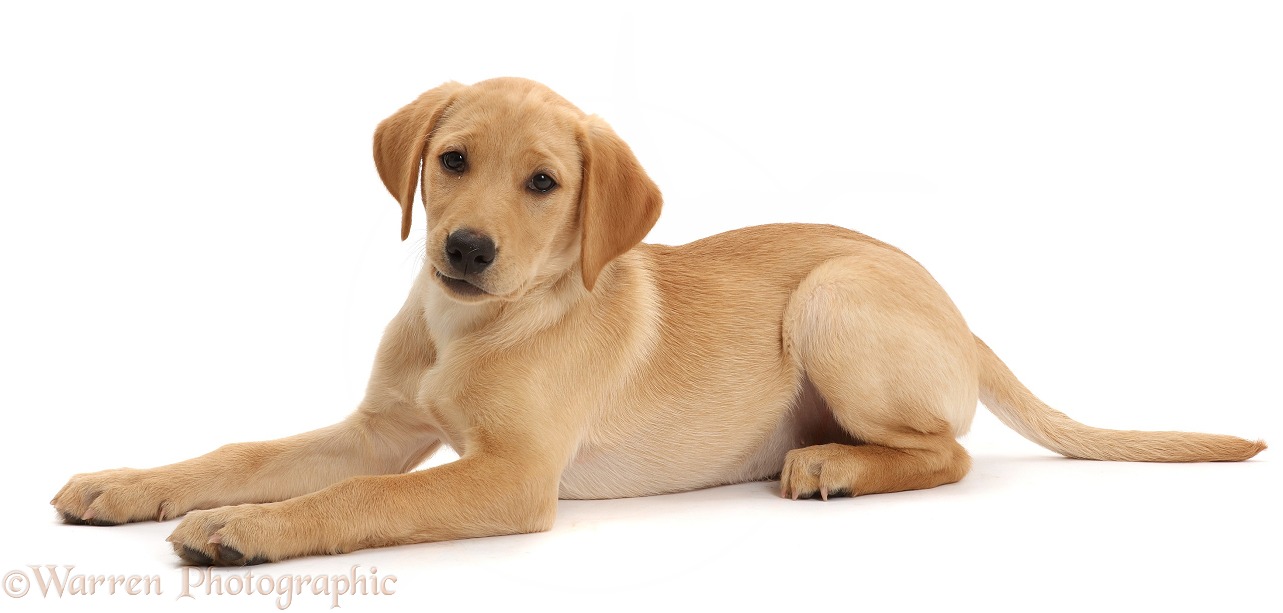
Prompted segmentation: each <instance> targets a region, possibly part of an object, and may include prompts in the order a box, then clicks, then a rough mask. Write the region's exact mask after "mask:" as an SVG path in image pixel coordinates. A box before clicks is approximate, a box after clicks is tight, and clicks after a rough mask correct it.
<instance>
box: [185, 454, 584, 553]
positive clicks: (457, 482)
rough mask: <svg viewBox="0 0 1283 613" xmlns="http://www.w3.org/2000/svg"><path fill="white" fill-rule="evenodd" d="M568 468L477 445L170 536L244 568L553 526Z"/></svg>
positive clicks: (189, 524) (203, 515) (232, 510)
mask: <svg viewBox="0 0 1283 613" xmlns="http://www.w3.org/2000/svg"><path fill="white" fill-rule="evenodd" d="M552 455H554V456H555V455H556V454H552ZM560 471H561V463H559V462H556V461H555V460H553V459H552V458H551V457H550V455H549V454H536V455H530V454H522V453H516V452H512V451H508V450H490V449H478V450H476V452H475V453H469V454H467V455H466V456H465V457H463V458H461V459H459V460H458V461H456V462H453V463H450V464H446V465H444V466H439V467H436V468H431V469H428V470H422V471H418V472H414V473H410V474H404V475H386V476H371V477H355V478H352V479H348V480H346V481H343V482H342V483H338V484H335V485H333V486H330V487H328V488H326V489H323V490H321V491H319V492H315V493H313V494H308V495H306V496H300V497H298V498H294V499H291V500H286V501H283V502H277V503H273V504H261V505H241V506H237V507H226V508H221V509H214V510H212V511H200V512H196V513H192V514H190V515H188V516H187V517H186V518H185V519H183V521H182V523H180V524H179V525H178V527H177V528H176V529H175V530H174V533H173V534H172V535H170V537H169V541H170V542H172V543H173V546H174V551H175V552H176V553H177V554H178V555H179V557H181V558H183V560H185V561H186V562H188V563H191V564H196V565H200V566H206V565H222V566H228V565H234V566H240V565H248V564H258V563H261V562H267V561H278V560H283V559H286V558H293V557H298V556H306V555H315V554H333V553H344V552H348V551H353V550H356V549H364V548H367V547H385V546H390V545H404V544H410V543H424V542H430V541H443V540H452V539H461V538H470V537H480V536H496V535H502V534H518V533H525V532H539V531H543V530H548V529H550V528H551V527H552V523H553V518H554V516H555V515H556V509H557V484H558V481H559V479H560Z"/></svg>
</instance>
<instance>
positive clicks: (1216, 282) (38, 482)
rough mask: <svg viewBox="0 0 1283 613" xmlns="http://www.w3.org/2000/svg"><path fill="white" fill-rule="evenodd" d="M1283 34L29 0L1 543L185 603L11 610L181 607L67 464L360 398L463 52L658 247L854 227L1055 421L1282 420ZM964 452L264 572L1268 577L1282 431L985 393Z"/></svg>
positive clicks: (512, 579) (155, 600) (11, 76)
mask: <svg viewBox="0 0 1283 613" xmlns="http://www.w3.org/2000/svg"><path fill="white" fill-rule="evenodd" d="M482 4H484V6H482ZM799 7H802V8H799ZM839 7H840V8H839ZM1280 31H1283V19H1281V18H1280V10H1279V8H1278V5H1277V4H1276V3H1272V2H1261V3H1237V2H1206V3H1185V2H1182V3H1171V2H1153V3H1137V2H1076V3H1057V4H1056V6H1055V7H1049V6H1045V3H1028V2H1010V3H993V2H979V3H975V2H968V3H948V2H945V3H935V4H932V3H926V4H924V3H868V4H865V3H841V4H839V3H833V4H831V5H814V6H804V5H801V4H797V3H790V4H789V6H788V8H785V7H784V5H783V3H781V4H780V5H765V4H760V5H759V4H749V3H733V4H732V3H727V4H724V5H721V6H717V7H703V6H702V5H700V4H699V3H693V2H688V3H682V4H677V5H672V6H652V5H650V3H646V4H645V5H642V4H641V3H638V6H636V7H632V8H615V7H613V6H611V7H609V8H608V7H607V3H598V4H595V5H591V4H585V5H563V4H557V3H547V2H539V3H518V4H510V5H496V4H490V3H476V2H454V3H444V2H419V3H413V4H379V3H369V4H364V5H361V6H360V7H359V8H358V6H357V5H356V4H350V5H347V6H344V7H342V8H340V7H338V6H333V7H330V6H319V5H315V4H296V5H274V4H269V3H228V2H220V3H206V4H204V5H189V4H188V3H157V4H152V5H139V4H131V3H119V2H104V3H83V4H69V3H61V2H44V3H35V2H30V3H22V4H19V3H7V4H5V5H4V8H3V9H2V10H0V58H2V59H0V79H2V81H0V173H2V174H0V292H3V294H2V296H0V298H2V300H0V410H3V428H2V434H0V437H3V438H2V439H0V454H3V455H2V458H0V459H2V461H3V463H2V464H0V466H3V470H4V505H3V506H2V507H0V512H2V513H3V517H2V518H0V530H2V531H3V532H2V533H0V543H2V544H0V571H4V572H8V571H9V570H13V569H18V570H22V569H26V565H28V564H75V565H77V569H76V572H84V573H94V574H124V575H131V574H160V575H161V576H162V580H163V582H164V583H163V588H164V589H165V595H163V596H161V597H151V598H144V597H128V596H122V595H117V596H103V595H98V596H93V597H79V598H69V597H64V598H63V599H61V600H59V599H56V598H53V597H50V598H41V597H40V596H39V594H38V593H37V592H38V588H33V590H32V592H31V593H29V594H28V595H27V596H26V597H24V598H22V599H19V600H10V599H8V598H5V597H0V608H3V609H4V610H6V611H8V610H14V611H26V610H32V611H34V610H63V609H68V610H69V609H73V608H79V609H86V610H88V609H93V610H104V609H110V608H119V609H127V610H139V609H167V608H170V607H173V606H174V604H175V603H174V598H175V596H176V595H177V592H178V589H179V587H180V586H179V584H180V575H179V571H178V566H177V564H176V558H174V557H173V555H172V554H171V552H170V550H169V546H168V544H167V543H165V542H163V538H164V537H165V536H166V535H167V534H168V533H169V531H170V530H172V528H173V525H174V522H170V523H166V524H139V525H133V526H126V527H117V528H90V527H70V526H62V525H59V524H57V522H56V521H55V519H54V514H53V512H52V509H51V508H50V507H49V506H48V505H47V500H48V499H49V497H50V496H52V495H53V493H54V492H55V491H57V489H58V488H59V487H60V486H61V485H62V484H63V482H64V481H65V480H66V478H67V477H69V476H70V475H71V474H73V473H76V472H84V471H91V470H99V469H104V468H111V467H117V466H136V467H139V466H152V465H157V464H163V463H168V462H171V461H175V460H179V459H183V458H186V457H190V456H193V455H197V454H200V453H204V452H207V451H209V450H211V449H213V448H215V447H217V446H219V445H220V444H223V443H226V442H231V441H238V440H256V439H267V438H274V437H278V436H283V435H287V434H292V433H295V432H299V431H302V430H306V429H311V428H314V427H318V426H321V425H325V424H328V423H332V422H334V421H337V420H339V419H340V418H341V417H342V416H343V415H344V414H345V413H347V412H348V411H350V410H351V409H353V408H354V407H355V406H356V403H357V402H358V401H359V399H360V396H361V393H362V390H363V388H364V384H365V376H366V375H367V373H368V368H369V363H370V361H371V359H372V356H373V352H374V348H375V345H376V343H377V342H378V338H379V335H380V332H381V330H382V327H383V326H384V324H385V323H386V322H387V320H388V319H389V318H390V317H391V316H392V315H393V314H394V313H395V311H396V310H397V308H398V307H399V305H400V303H401V301H402V299H403V297H404V295H405V292H406V290H407V289H408V287H409V283H410V281H411V279H412V278H413V276H414V274H415V272H416V269H417V266H418V265H419V262H420V261H421V253H422V249H423V246H422V244H421V239H420V240H419V241H418V242H416V240H410V241H407V242H405V243H400V242H398V241H397V236H398V234H397V233H398V220H399V217H400V216H399V213H398V210H397V207H396V205H395V203H394V202H393V200H392V199H391V198H390V197H389V196H388V194H387V193H386V192H385V190H384V188H383V186H382V184H381V183H380V182H379V180H378V178H377V175H376V173H375V170H374V166H373V163H372V161H371V157H370V136H371V134H372V131H373V129H374V126H375V124H376V123H377V122H378V121H379V120H381V119H383V118H384V117H386V116H387V115H389V114H391V113H392V112H393V111H395V110H396V109H397V108H399V107H400V106H401V105H402V104H405V103H407V102H409V101H410V100H411V99H413V98H414V97H415V96H416V95H417V94H419V93H420V92H421V91H423V90H426V89H428V88H431V87H434V86H436V85H438V84H440V83H442V82H444V81H447V80H459V81H463V82H473V81H476V80H481V79H484V78H488V77H492V76H500V75H518V76H525V77H529V78H533V79H537V80H540V81H543V82H545V83H547V84H549V85H550V86H552V87H553V88H554V89H556V90H558V91H559V92H560V93H562V94H563V95H565V96H566V97H567V98H568V99H570V100H572V101H573V102H575V103H576V104H578V105H579V106H580V107H581V108H583V109H585V110H587V111H589V112H594V113H597V114H600V115H602V116H603V117H605V118H606V119H607V120H608V121H610V122H611V123H612V124H613V125H614V126H615V128H616V130H617V131H618V132H619V133H620V134H621V135H622V136H623V137H624V138H625V139H627V140H628V141H629V142H630V143H631V144H632V146H633V148H634V150H635V151H636V153H637V155H638V156H639V158H640V159H641V161H642V163H643V164H644V165H645V167H646V168H647V169H648V171H649V172H650V173H651V175H652V176H653V178H654V179H655V180H656V181H657V182H658V184H659V185H660V186H661V187H662V188H663V190H664V194H665V197H666V204H665V212H664V214H663V217H662V218H661V220H660V222H659V225H658V226H656V228H655V230H654V231H653V232H652V233H651V235H650V238H649V240H650V241H651V242H662V243H682V242H686V241H689V240H691V239H694V238H697V237H701V236H705V235H707V234H711V233H714V232H717V231H721V230H726V229H730V228H734V227H739V226H744V225H751V224H756V223H763V222H771V221H814V222H825V223H833V224H839V225H843V226H847V227H851V228H855V229H858V230H861V231H863V232H866V233H868V234H871V235H873V236H876V237H878V238H881V239H883V240H886V241H888V242H890V243H892V244H894V245H897V246H899V247H900V248H902V249H904V250H905V251H907V252H908V253H909V254H911V255H913V256H914V257H916V258H917V259H918V260H919V261H921V262H922V263H923V264H925V265H926V266H927V268H928V269H929V270H931V271H932V272H933V274H934V275H935V276H936V278H937V279H938V280H939V281H940V282H941V284H943V285H944V287H945V288H946V289H947V290H948V291H949V292H950V293H951V295H952V296H953V298H954V300H955V302H957V304H958V305H959V307H960V308H961V309H962V312H963V313H964V314H965V315H966V316H967V318H968V321H969V322H970V323H971V325H972V328H973V329H974V330H975V331H976V332H977V334H979V335H980V336H981V337H983V338H984V339H985V340H986V341H987V342H988V343H989V344H990V345H991V346H993V347H994V348H995V350H996V351H997V352H998V353H999V355H1001V356H1002V357H1003V358H1004V359H1005V360H1006V361H1007V362H1008V363H1009V364H1010V365H1011V366H1012V368H1013V369H1014V370H1015V371H1016V372H1017V374H1018V375H1019V376H1020V377H1021V378H1022V379H1023V380H1024V382H1025V383H1026V384H1028V385H1029V387H1030V388H1032V389H1033V390H1034V391H1035V392H1036V393H1038V394H1039V395H1040V396H1042V397H1043V398H1044V399H1045V400H1047V401H1048V402H1050V403H1051V404H1053V405H1054V406H1057V407H1059V408H1062V409H1063V410H1065V411H1066V412H1068V413H1069V414H1071V415H1072V416H1074V417H1076V418H1078V419H1081V420H1082V421H1085V422H1087V423H1091V424H1094V425H1102V426H1113V427H1124V428H1153V429H1187V430H1202V431H1214V432H1227V433H1234V434H1239V435H1242V436H1246V437H1251V438H1258V437H1259V438H1265V439H1266V440H1267V441H1270V442H1273V443H1275V444H1276V445H1279V444H1283V429H1281V427H1280V417H1279V412H1280V408H1281V406H1280V405H1281V404H1283V403H1281V402H1280V399H1279V393H1278V384H1279V381H1280V373H1283V358H1281V357H1280V355H1281V354H1280V344H1281V343H1283V326H1281V325H1280V322H1279V313H1280V307H1281V306H1283V305H1281V304H1280V297H1279V285H1280V283H1279V279H1280V273H1279V268H1280V263H1281V262H1283V248H1281V247H1280V241H1279V238H1278V234H1279V231H1280V229H1281V225H1280V223H1279V221H1278V211H1279V207H1280V205H1283V179H1281V176H1283V174H1281V173H1283V146H1281V145H1280V144H1281V143H1283V113H1280V109H1283V42H1281V41H1283V37H1280V36H1279V32H1280ZM421 224H422V219H421V217H420V218H419V219H417V220H416V227H415V231H414V234H413V235H412V236H414V237H416V238H417V237H420V236H422V235H423V233H424V231H423V227H422V225H421ZM964 444H965V445H966V446H967V447H968V448H969V449H970V450H971V452H972V454H973V455H974V456H975V468H974V470H973V471H972V474H971V475H970V476H969V477H968V478H967V479H965V480H964V481H963V482H962V483H960V484H958V485H953V486H947V487H942V488H938V489H935V490H930V491H924V492H913V493H905V494H893V495H886V496H873V497H867V498H859V499H840V500H834V501H830V502H828V503H821V502H818V501H814V502H811V501H800V502H792V501H784V500H781V499H779V498H776V497H774V495H773V491H774V490H773V488H774V484H765V483H756V484H746V485H741V486H735V487H727V488H718V489H713V490H707V491H701V492H694V493H688V494H681V495H675V496H662V497H655V498H648V499H636V500H623V501H605V502H564V503H562V504H561V507H560V515H559V519H558V522H557V526H556V528H555V529H554V530H553V531H552V532H549V533H544V534H538V535H528V536H518V537H504V538H493V539H481V540H473V541H465V542H456V543H444V544H428V545H418V546H411V547H401V548H396V549H387V550H372V551H361V552H356V553H352V554H349V555H345V556H341V557H332V558H309V559H304V560H297V561H290V562H285V563H281V564H277V565H273V566H265V567H259V568H258V572H262V573H272V574H276V575H285V574H300V573H301V574H313V575H319V574H333V573H343V572H346V571H347V570H348V569H349V568H350V567H351V565H353V564H360V565H362V568H365V567H369V566H376V567H378V570H379V574H380V575H388V574H392V575H396V576H397V578H398V582H397V584H396V588H397V592H398V593H397V594H396V595H395V596H381V597H364V598H347V599H345V600H343V601H342V602H341V604H342V605H343V609H344V610H377V609H381V608H385V607H391V606H393V605H395V606H397V607H407V606H410V605H413V604H416V603H421V604H422V606H421V607H420V609H421V610H445V608H446V607H449V608H450V609H451V610H456V611H459V610H462V611H471V610H478V609H480V610H489V609H498V608H513V607H517V606H520V607H523V608H529V607H535V608H534V610H540V608H539V607H538V606H537V605H538V604H540V603H554V604H558V605H561V606H563V607H566V608H570V609H585V610H616V609H625V610H630V609H660V610H672V609H685V608H695V607H697V606H703V607H712V606H716V607H718V610H722V609H728V608H731V607H735V608H737V609H741V610H755V609H758V608H768V607H770V608H776V609H777V610H778V609H779V608H780V607H784V606H788V607H820V606H823V607H830V606H831V607H835V608H843V609H859V610H874V609H876V610H892V611H899V610H918V609H925V608H945V607H949V608H955V607H958V608H960V610H964V611H967V610H1010V611H1054V610H1102V611H1112V610H1127V611H1139V610H1228V609H1231V608H1234V607H1236V606H1249V605H1250V606H1254V608H1256V609H1257V610H1273V609H1274V608H1275V607H1279V606H1280V603H1283V597H1281V594H1280V587H1279V584H1278V577H1279V575H1280V570H1281V566H1283V565H1281V564H1280V545H1283V538H1280V528H1279V522H1278V518H1279V517H1280V516H1283V505H1281V504H1280V503H1279V502H1278V499H1277V496H1278V494H1279V493H1280V485H1281V484H1283V480H1281V479H1280V476H1281V475H1280V470H1279V468H1278V463H1277V461H1276V460H1275V458H1274V456H1275V455H1276V454H1277V453H1278V452H1277V450H1269V451H1266V452H1265V453H1264V454H1262V455H1261V456H1260V457H1259V458H1258V459H1256V460H1255V461H1252V462H1249V463H1245V464H1217V465H1138V464H1110V463H1094V462H1083V461H1071V460H1064V459H1060V458H1058V457H1056V456H1054V455H1053V454H1051V453H1050V452H1047V451H1044V450H1042V449H1041V448H1038V447H1036V446H1034V445H1032V444H1031V443H1027V442H1025V441H1024V440H1023V439H1020V438H1019V437H1018V436H1017V435H1016V434H1015V433H1013V432H1011V431H1009V430H1007V429H1005V428H1004V427H1002V426H1001V425H1000V424H998V423H997V421H996V420H995V419H993V418H992V417H991V416H990V415H989V414H988V413H987V412H984V410H983V409H981V413H980V415H979V416H978V417H977V419H976V423H975V427H974V429H973V432H972V434H971V435H969V436H968V437H967V438H966V439H965V440H964ZM447 459H448V458H447V457H445V456H444V455H442V456H439V457H438V458H436V459H435V460H434V461H436V462H441V461H445V460H447ZM424 504H431V502H430V501H424ZM179 604H181V606H182V610H211V609H221V608H229V607H232V606H237V607H243V608H246V610H258V611H269V610H274V604H273V602H272V600H271V599H269V598H265V597H260V596H243V595H242V596H239V597H233V596H223V597H216V596H204V595H203V593H198V598H196V599H194V600H193V599H185V600H183V601H181V602H180V603H179ZM328 607H329V602H328V600H327V599H326V598H324V597H316V596H311V595H310V594H305V595H303V596H299V597H297V599H296V601H295V602H294V604H293V606H292V607H291V610H309V611H311V610H316V611H319V610H325V609H327V608H328Z"/></svg>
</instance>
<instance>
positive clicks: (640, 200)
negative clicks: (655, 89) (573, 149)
mask: <svg viewBox="0 0 1283 613" xmlns="http://www.w3.org/2000/svg"><path fill="white" fill-rule="evenodd" d="M579 147H580V149H581V150H582V152H583V163H584V176H583V183H582V184H581V185H580V187H579V230H580V232H581V239H582V240H581V241H580V242H581V244H582V248H583V249H582V251H581V253H580V256H579V264H580V268H581V269H582V271H583V279H584V287H585V288H587V289H588V291H592V288H593V285H594V284H596V283H597V275H598V274H600V273H601V269H602V268H605V266H606V264H609V263H610V261H611V260H613V259H615V258H617V257H619V256H620V255H623V254H624V252H626V251H628V250H629V249H632V248H633V247H635V246H636V245H637V243H640V242H641V240H642V239H643V238H646V233H647V232H650V229H651V227H652V226H654V225H655V220H657V219H659V209H660V207H661V205H662V204H663V196H661V195H660V193H659V188H658V187H656V186H655V182H654V181H651V180H650V177H648V176H646V171H644V170H642V167H641V163H640V162H638V161H637V158H636V157H635V156H634V155H633V152H632V150H631V149H629V148H628V145H627V144H625V143H624V141H623V140H622V139H620V138H619V136H617V135H615V132H614V131H613V130H611V129H610V126H608V125H606V122H604V121H602V120H601V119H600V118H598V117H596V116H590V117H588V118H587V119H585V120H584V123H583V125H582V126H581V130H580V133H579Z"/></svg>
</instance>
